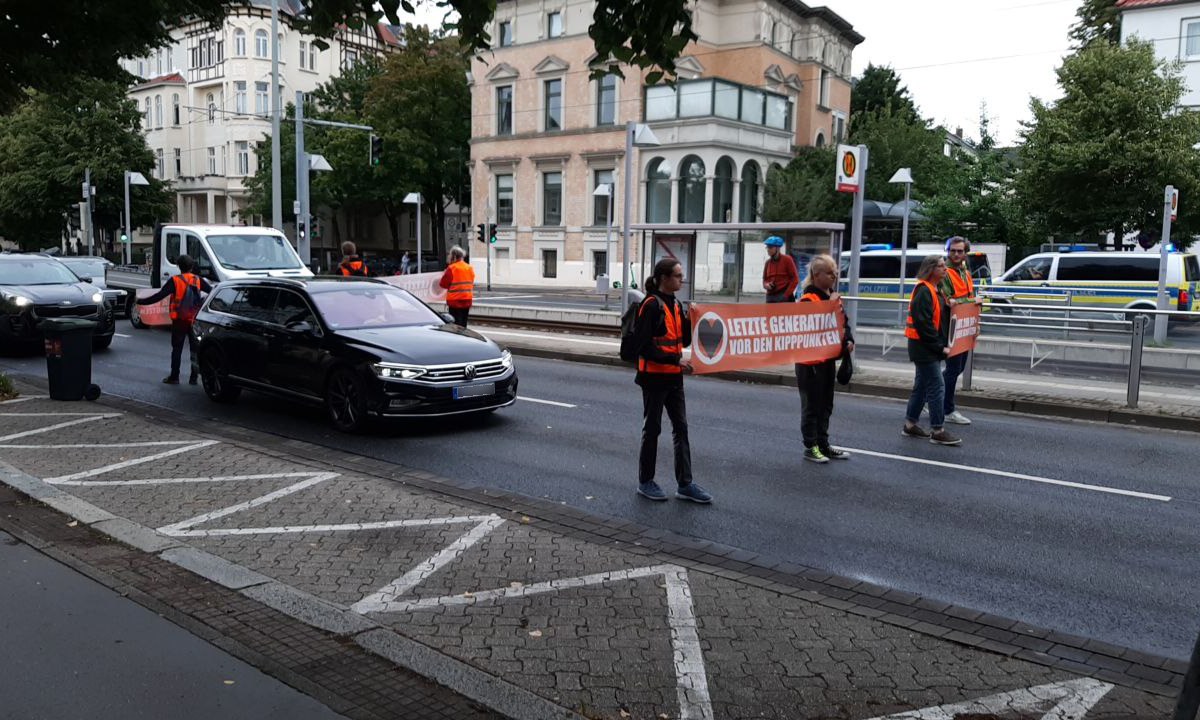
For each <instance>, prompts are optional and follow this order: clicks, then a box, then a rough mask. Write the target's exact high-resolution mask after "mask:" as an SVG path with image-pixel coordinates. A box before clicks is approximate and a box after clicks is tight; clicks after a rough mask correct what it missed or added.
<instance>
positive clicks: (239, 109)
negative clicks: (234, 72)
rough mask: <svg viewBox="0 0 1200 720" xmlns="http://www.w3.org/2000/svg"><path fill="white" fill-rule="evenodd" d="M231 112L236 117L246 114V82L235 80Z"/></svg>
mask: <svg viewBox="0 0 1200 720" xmlns="http://www.w3.org/2000/svg"><path fill="white" fill-rule="evenodd" d="M233 111H234V112H235V113H237V114H238V115H245V114H246V81H245V80H237V81H235V82H234V83H233Z"/></svg>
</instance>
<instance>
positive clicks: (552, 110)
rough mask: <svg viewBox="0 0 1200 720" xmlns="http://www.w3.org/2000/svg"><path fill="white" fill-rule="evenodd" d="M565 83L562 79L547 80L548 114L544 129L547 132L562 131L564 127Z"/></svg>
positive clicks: (546, 114)
mask: <svg viewBox="0 0 1200 720" xmlns="http://www.w3.org/2000/svg"><path fill="white" fill-rule="evenodd" d="M562 87H563V82H562V80H561V79H554V80H547V81H546V83H545V88H546V92H545V96H546V113H545V123H544V127H545V129H546V130H562V127H563V122H562V121H563V115H562V112H563V96H562V95H563V91H562Z"/></svg>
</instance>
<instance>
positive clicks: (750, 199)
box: [738, 160, 758, 222]
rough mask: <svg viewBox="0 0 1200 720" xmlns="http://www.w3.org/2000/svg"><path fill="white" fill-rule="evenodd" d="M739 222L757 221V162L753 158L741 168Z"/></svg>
mask: <svg viewBox="0 0 1200 720" xmlns="http://www.w3.org/2000/svg"><path fill="white" fill-rule="evenodd" d="M740 205H741V213H740V214H741V217H740V218H738V220H739V221H740V222H757V221H758V164H757V163H755V162H754V161H753V160H751V161H750V162H748V163H746V166H745V167H744V168H742V194H741V203H740Z"/></svg>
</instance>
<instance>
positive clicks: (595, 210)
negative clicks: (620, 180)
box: [592, 169, 615, 226]
mask: <svg viewBox="0 0 1200 720" xmlns="http://www.w3.org/2000/svg"><path fill="white" fill-rule="evenodd" d="M605 186H607V187H608V194H607V195H593V196H592V225H597V226H607V225H608V213H609V210H608V208H609V203H611V202H612V199H613V193H614V192H615V191H614V189H613V171H612V170H611V169H604V170H594V171H592V190H593V191H594V190H597V189H599V188H601V187H605Z"/></svg>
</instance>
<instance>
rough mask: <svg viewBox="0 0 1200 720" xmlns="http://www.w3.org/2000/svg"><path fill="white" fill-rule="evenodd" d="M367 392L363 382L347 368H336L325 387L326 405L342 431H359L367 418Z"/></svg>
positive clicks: (334, 423) (334, 422)
mask: <svg viewBox="0 0 1200 720" xmlns="http://www.w3.org/2000/svg"><path fill="white" fill-rule="evenodd" d="M366 406H367V403H366V394H365V392H364V390H363V387H362V382H361V381H360V380H359V379H358V378H357V377H356V376H355V375H354V373H353V372H352V371H351V370H349V369H347V368H341V369H339V370H335V371H334V372H333V375H331V376H330V378H329V384H328V385H327V386H326V388H325V407H326V409H328V411H329V419H330V420H331V421H332V422H333V425H334V427H336V428H337V429H338V430H341V431H342V432H357V431H358V430H361V429H362V428H363V426H364V425H365V424H366V420H367V407H366Z"/></svg>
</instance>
